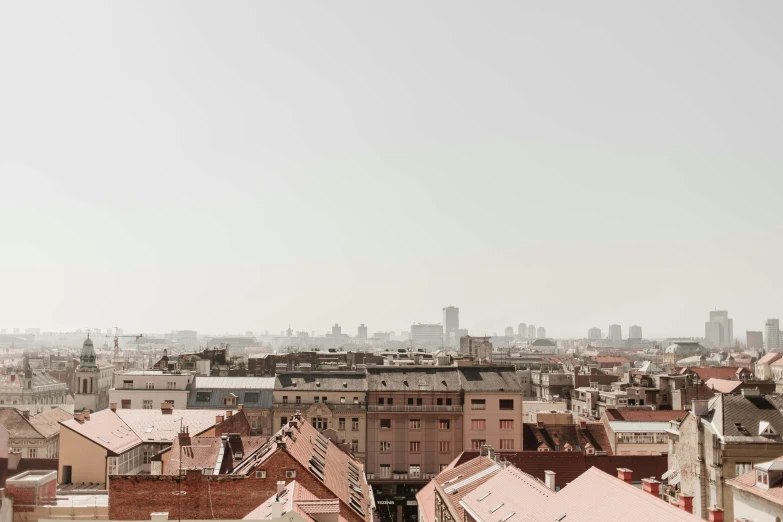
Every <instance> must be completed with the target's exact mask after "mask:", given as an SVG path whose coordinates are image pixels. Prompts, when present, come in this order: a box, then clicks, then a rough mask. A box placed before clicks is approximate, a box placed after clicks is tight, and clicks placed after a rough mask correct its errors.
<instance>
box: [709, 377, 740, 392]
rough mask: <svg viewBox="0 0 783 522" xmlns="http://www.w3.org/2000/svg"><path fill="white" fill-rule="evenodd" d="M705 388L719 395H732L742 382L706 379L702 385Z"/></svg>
mask: <svg viewBox="0 0 783 522" xmlns="http://www.w3.org/2000/svg"><path fill="white" fill-rule="evenodd" d="M704 384H705V385H706V386H707V388H710V389H711V390H715V391H717V392H720V393H734V392H736V391H737V388H739V387H740V386H742V381H728V380H726V379H707V382H705V383H704Z"/></svg>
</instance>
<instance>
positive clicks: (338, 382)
mask: <svg viewBox="0 0 783 522" xmlns="http://www.w3.org/2000/svg"><path fill="white" fill-rule="evenodd" d="M273 381H274V388H275V389H276V390H289V389H290V390H297V391H308V390H312V391H319V390H324V391H326V390H329V391H357V392H365V391H367V375H366V374H365V373H364V372H334V371H329V372H277V374H276V375H275V377H274V378H273Z"/></svg>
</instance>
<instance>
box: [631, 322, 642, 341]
mask: <svg viewBox="0 0 783 522" xmlns="http://www.w3.org/2000/svg"><path fill="white" fill-rule="evenodd" d="M628 338H629V339H642V327H641V326H639V325H636V324H635V325H633V326H631V327H629V328H628Z"/></svg>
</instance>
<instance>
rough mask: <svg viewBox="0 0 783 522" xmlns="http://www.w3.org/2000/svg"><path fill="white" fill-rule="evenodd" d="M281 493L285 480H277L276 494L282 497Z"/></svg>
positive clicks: (283, 489)
mask: <svg viewBox="0 0 783 522" xmlns="http://www.w3.org/2000/svg"><path fill="white" fill-rule="evenodd" d="M283 491H285V480H278V481H277V494H278V495H282V494H283Z"/></svg>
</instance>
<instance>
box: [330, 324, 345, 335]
mask: <svg viewBox="0 0 783 522" xmlns="http://www.w3.org/2000/svg"><path fill="white" fill-rule="evenodd" d="M342 333H343V329H342V328H340V325H339V324H337V323H334V326H332V335H334V336H338V335H342Z"/></svg>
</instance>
